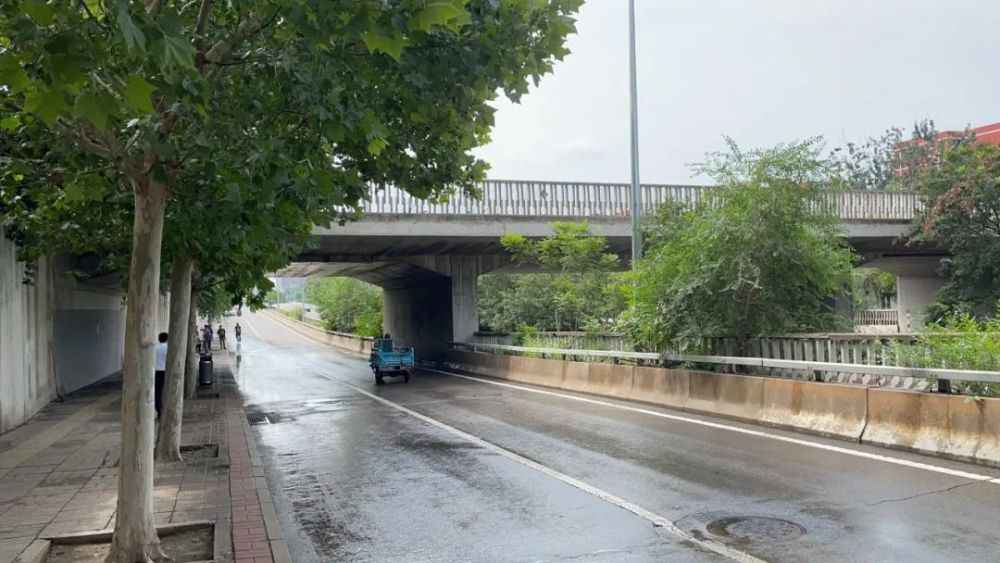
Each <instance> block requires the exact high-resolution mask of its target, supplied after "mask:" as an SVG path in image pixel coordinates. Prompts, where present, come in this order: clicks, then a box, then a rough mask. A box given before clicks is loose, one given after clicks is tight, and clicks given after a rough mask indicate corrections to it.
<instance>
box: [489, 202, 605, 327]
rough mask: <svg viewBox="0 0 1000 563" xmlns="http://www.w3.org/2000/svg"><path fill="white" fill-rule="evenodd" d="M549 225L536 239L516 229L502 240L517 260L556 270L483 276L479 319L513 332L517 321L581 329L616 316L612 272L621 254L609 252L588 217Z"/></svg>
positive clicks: (542, 268) (539, 325)
mask: <svg viewBox="0 0 1000 563" xmlns="http://www.w3.org/2000/svg"><path fill="white" fill-rule="evenodd" d="M550 227H551V228H552V231H553V234H552V235H550V236H548V237H545V238H543V239H540V240H530V239H528V238H526V237H524V236H523V235H520V234H517V233H508V234H506V235H504V236H503V237H502V238H501V239H500V243H501V244H502V245H503V247H504V248H505V249H506V250H507V251H508V252H510V254H511V256H512V257H513V258H514V260H515V261H516V262H518V263H519V264H521V265H524V266H530V267H535V268H538V269H541V270H542V271H544V272H555V273H554V274H527V275H523V276H516V277H512V278H511V279H508V280H501V279H496V278H487V280H486V281H484V282H483V283H482V284H481V287H482V288H483V289H484V290H485V291H484V293H485V295H481V296H480V298H481V300H482V302H483V306H482V307H481V310H482V311H483V313H482V315H483V316H481V317H480V320H481V321H485V322H486V324H488V325H489V326H490V327H491V328H493V329H494V330H503V331H511V330H514V329H516V328H518V327H519V326H520V325H521V324H528V325H532V326H535V327H536V328H548V329H554V330H580V329H581V328H584V327H592V328H596V327H600V326H602V325H604V326H606V325H608V324H609V323H612V322H614V320H616V319H617V317H618V314H619V313H620V311H621V306H622V304H623V299H622V297H621V293H620V290H619V289H618V286H617V284H616V283H614V281H615V276H613V275H611V272H613V271H614V270H615V269H617V267H618V264H619V259H618V256H617V255H615V254H614V253H612V252H609V251H608V248H607V240H606V239H605V238H604V237H601V236H598V235H596V234H595V233H594V232H593V231H592V230H591V228H590V226H589V225H588V224H587V222H586V221H584V222H581V223H571V222H556V223H552V224H551V225H550ZM505 286H506V287H505ZM535 323H537V324H535Z"/></svg>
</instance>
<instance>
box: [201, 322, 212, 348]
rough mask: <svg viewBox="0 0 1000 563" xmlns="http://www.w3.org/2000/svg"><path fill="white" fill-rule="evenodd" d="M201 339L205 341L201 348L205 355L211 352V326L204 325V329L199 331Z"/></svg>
mask: <svg viewBox="0 0 1000 563" xmlns="http://www.w3.org/2000/svg"><path fill="white" fill-rule="evenodd" d="M201 338H202V340H204V341H205V345H204V346H203V347H202V348H203V351H204V352H205V353H206V354H207V353H209V352H211V351H212V325H205V328H204V329H203V330H202V331H201Z"/></svg>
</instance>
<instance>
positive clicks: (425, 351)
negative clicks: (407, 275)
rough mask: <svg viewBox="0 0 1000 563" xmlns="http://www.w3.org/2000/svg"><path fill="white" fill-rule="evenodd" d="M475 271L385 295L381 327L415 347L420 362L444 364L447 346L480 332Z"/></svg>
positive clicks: (466, 269) (468, 269)
mask: <svg viewBox="0 0 1000 563" xmlns="http://www.w3.org/2000/svg"><path fill="white" fill-rule="evenodd" d="M476 277H477V276H476V270H475V268H474V267H472V265H471V264H470V266H469V267H465V266H464V265H463V266H462V267H458V268H455V269H454V270H452V275H451V276H441V277H440V278H437V279H433V280H430V281H424V282H422V283H421V284H419V285H415V286H412V287H404V288H399V289H390V288H386V289H385V290H384V291H383V303H382V325H383V327H384V330H385V331H386V332H388V333H389V334H391V335H392V336H393V337H394V338H401V339H403V341H404V342H405V343H406V344H408V345H410V346H413V347H414V348H415V349H416V350H415V351H416V354H417V358H418V359H419V360H428V361H441V360H443V359H444V358H445V356H446V354H447V352H448V343H449V342H454V341H465V340H469V339H471V338H472V335H473V334H474V333H475V332H476V331H477V330H479V299H478V293H477V290H476Z"/></svg>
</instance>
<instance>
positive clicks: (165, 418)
mask: <svg viewBox="0 0 1000 563" xmlns="http://www.w3.org/2000/svg"><path fill="white" fill-rule="evenodd" d="M193 271H194V260H192V259H191V258H188V257H183V256H178V257H176V258H174V261H173V265H172V266H171V269H170V333H169V334H170V336H171V337H170V341H169V342H170V344H169V346H168V347H167V376H166V381H164V384H163V407H162V412H161V413H160V430H159V434H158V436H157V439H156V459H158V460H160V461H182V460H183V458H182V457H181V423H182V422H183V420H184V381H185V378H184V368H185V365H186V362H185V360H186V359H187V357H188V355H189V350H188V345H189V343H190V341H191V339H190V338H189V337H188V335H189V333H190V331H191V326H190V325H191V323H190V320H191V318H190V317H191V314H190V312H191V273H192V272H193Z"/></svg>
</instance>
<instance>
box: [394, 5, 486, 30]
mask: <svg viewBox="0 0 1000 563" xmlns="http://www.w3.org/2000/svg"><path fill="white" fill-rule="evenodd" d="M463 5H464V2H462V1H461V0H437V1H435V2H431V3H429V4H428V5H427V7H426V8H424V9H423V10H421V11H420V13H419V14H417V15H415V16H413V17H412V18H410V21H408V22H407V26H409V28H410V29H412V30H415V31H423V32H425V33H426V32H428V31H430V30H431V28H433V27H434V26H436V25H439V26H442V27H445V28H447V29H449V30H451V31H452V32H455V33H457V32H458V31H459V30H460V28H461V26H463V25H466V24H468V23H469V22H470V21H471V19H470V17H469V13H468V12H467V11H465V8H464V6H463Z"/></svg>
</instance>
